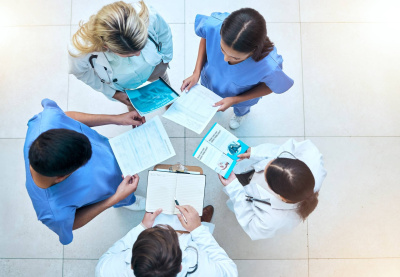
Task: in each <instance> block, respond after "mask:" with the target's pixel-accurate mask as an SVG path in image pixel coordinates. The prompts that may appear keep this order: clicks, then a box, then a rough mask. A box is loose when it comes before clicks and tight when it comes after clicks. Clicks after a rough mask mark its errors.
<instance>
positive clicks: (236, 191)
mask: <svg viewBox="0 0 400 277" xmlns="http://www.w3.org/2000/svg"><path fill="white" fill-rule="evenodd" d="M239 157H240V158H241V161H240V162H238V164H237V165H236V167H235V169H234V172H235V173H232V174H231V175H230V176H229V177H228V178H227V179H225V178H223V177H222V176H221V175H219V178H220V180H221V183H222V184H223V185H224V186H225V188H224V192H225V193H226V194H227V195H228V196H229V198H230V199H229V200H228V202H227V204H228V207H229V208H230V209H231V210H233V211H234V213H235V215H236V218H237V220H238V222H239V224H240V225H241V226H242V228H243V230H244V231H245V232H246V233H247V234H248V235H249V236H250V238H251V239H252V240H259V239H266V238H272V237H275V236H277V235H280V234H286V233H289V232H291V231H292V230H293V229H294V228H295V227H296V226H297V225H298V224H299V223H300V222H301V221H304V220H305V219H306V218H307V217H308V215H309V214H310V213H311V212H312V211H313V210H314V209H315V208H316V206H317V204H318V192H319V190H320V188H321V185H322V182H323V180H324V178H325V176H326V170H325V168H324V164H323V160H322V154H321V153H320V152H319V150H318V149H317V147H316V146H315V145H314V144H313V143H312V142H311V141H309V140H306V141H301V142H296V141H295V140H293V139H290V140H288V141H287V142H286V143H284V144H283V145H281V146H279V145H275V144H270V143H266V144H262V145H259V146H257V147H251V148H249V149H248V150H247V151H246V153H244V154H241V155H239Z"/></svg>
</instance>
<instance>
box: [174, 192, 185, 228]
mask: <svg viewBox="0 0 400 277" xmlns="http://www.w3.org/2000/svg"><path fill="white" fill-rule="evenodd" d="M174 199H175V204H176V205H177V206H179V202H178V200H176V198H175V197H174ZM178 211H179V210H178ZM179 212H180V213H181V215H182V217H183V220H184V221H185V223H187V220H186V217H185V216H184V215H183V213H182V212H181V211H179Z"/></svg>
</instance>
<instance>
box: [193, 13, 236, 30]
mask: <svg viewBox="0 0 400 277" xmlns="http://www.w3.org/2000/svg"><path fill="white" fill-rule="evenodd" d="M228 16H229V13H227V12H225V13H220V12H214V13H212V14H211V15H210V16H207V15H202V14H197V15H196V18H195V27H196V26H197V25H200V24H201V25H203V26H204V27H208V28H216V27H220V26H221V25H222V22H224V20H225V18H227V17H228Z"/></svg>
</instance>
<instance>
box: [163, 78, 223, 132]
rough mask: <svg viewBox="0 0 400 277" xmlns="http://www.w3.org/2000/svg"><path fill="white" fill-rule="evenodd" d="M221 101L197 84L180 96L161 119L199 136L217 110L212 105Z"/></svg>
mask: <svg viewBox="0 0 400 277" xmlns="http://www.w3.org/2000/svg"><path fill="white" fill-rule="evenodd" d="M221 99H222V98H221V97H219V96H218V95H217V94H215V93H214V92H212V91H211V90H209V89H207V88H205V87H203V86H202V85H199V84H197V85H195V86H194V87H192V88H191V89H190V91H189V92H188V93H184V94H182V95H181V97H179V98H178V99H177V100H176V101H175V102H174V104H172V106H171V107H169V109H168V110H167V111H166V112H165V113H164V114H163V117H165V118H168V119H169V120H172V121H174V122H176V123H178V124H180V125H182V126H184V127H186V128H188V129H190V130H192V131H193V132H196V133H197V134H200V133H201V132H202V131H203V130H204V128H205V127H206V126H207V124H208V123H209V122H210V120H211V119H212V118H213V117H214V115H215V113H216V112H217V110H218V107H213V105H214V104H215V103H216V102H218V101H220V100H221Z"/></svg>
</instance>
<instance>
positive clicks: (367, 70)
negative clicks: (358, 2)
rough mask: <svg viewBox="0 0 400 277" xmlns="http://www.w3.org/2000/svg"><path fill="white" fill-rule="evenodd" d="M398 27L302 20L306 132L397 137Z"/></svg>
mask: <svg viewBox="0 0 400 277" xmlns="http://www.w3.org/2000/svg"><path fill="white" fill-rule="evenodd" d="M399 31H400V25H397V26H396V25H391V24H345V23H344V24H330V23H327V24H310V23H304V24H302V42H303V45H302V47H303V70H304V98H305V103H304V105H305V121H306V122H305V126H306V135H307V136H399V135H400V125H399V124H398V122H399V121H400V113H399V112H398V110H399V106H400V97H398V95H397V93H396V92H397V91H398V90H399V89H400V79H399V78H398V74H397V73H398V67H397V65H398V64H399V63H400V55H399V54H398V49H399V47H400V39H399V38H398V37H397V36H393V34H395V33H398V32H399ZM338 42H343V43H338ZM382 47H384V51H382V50H381V49H382ZM375 53H376V54H377V55H375ZM378 53H379V54H378Z"/></svg>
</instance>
